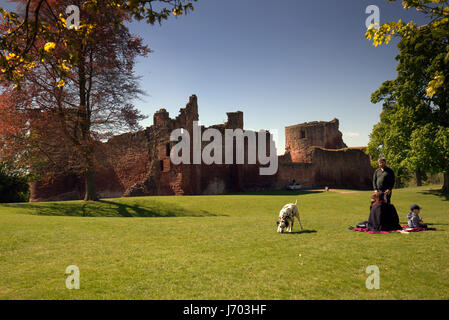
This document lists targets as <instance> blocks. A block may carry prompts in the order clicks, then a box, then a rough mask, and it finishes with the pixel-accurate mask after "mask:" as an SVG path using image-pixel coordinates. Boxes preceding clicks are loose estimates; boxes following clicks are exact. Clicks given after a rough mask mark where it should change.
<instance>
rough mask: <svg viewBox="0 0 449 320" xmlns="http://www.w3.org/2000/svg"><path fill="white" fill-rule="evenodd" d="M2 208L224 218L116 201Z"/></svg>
mask: <svg viewBox="0 0 449 320" xmlns="http://www.w3.org/2000/svg"><path fill="white" fill-rule="evenodd" d="M4 206H5V207H10V208H12V209H13V208H16V209H22V210H21V213H25V214H34V215H42V216H74V217H129V218H131V217H147V218H150V217H216V216H225V215H224V214H218V213H212V212H209V211H206V210H201V209H198V210H189V209H186V208H183V207H181V206H178V205H175V204H168V203H162V202H158V201H148V200H147V201H145V203H144V204H142V203H129V204H127V203H122V202H120V201H111V200H99V201H89V202H83V201H68V202H40V203H21V204H6V205H4Z"/></svg>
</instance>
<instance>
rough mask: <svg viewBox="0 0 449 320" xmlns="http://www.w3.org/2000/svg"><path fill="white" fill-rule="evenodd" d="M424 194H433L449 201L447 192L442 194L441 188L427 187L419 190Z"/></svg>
mask: <svg viewBox="0 0 449 320" xmlns="http://www.w3.org/2000/svg"><path fill="white" fill-rule="evenodd" d="M419 193H421V194H424V195H433V196H436V197H438V198H440V199H441V200H443V201H449V194H444V193H442V192H441V189H429V190H424V191H421V192H419Z"/></svg>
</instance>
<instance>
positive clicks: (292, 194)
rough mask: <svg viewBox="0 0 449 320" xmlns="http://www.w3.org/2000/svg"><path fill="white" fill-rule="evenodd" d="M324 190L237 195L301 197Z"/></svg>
mask: <svg viewBox="0 0 449 320" xmlns="http://www.w3.org/2000/svg"><path fill="white" fill-rule="evenodd" d="M323 192H324V190H266V191H254V192H243V193H237V195H249V196H301V195H306V194H314V193H323Z"/></svg>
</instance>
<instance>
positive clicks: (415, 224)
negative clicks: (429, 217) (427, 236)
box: [407, 204, 427, 228]
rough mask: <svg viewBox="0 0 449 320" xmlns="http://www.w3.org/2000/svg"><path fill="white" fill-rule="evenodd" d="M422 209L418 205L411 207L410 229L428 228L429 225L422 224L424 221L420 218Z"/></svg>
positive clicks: (408, 217) (408, 216)
mask: <svg viewBox="0 0 449 320" xmlns="http://www.w3.org/2000/svg"><path fill="white" fill-rule="evenodd" d="M421 209H422V208H421V207H420V206H418V205H417V204H414V205H412V206H411V207H410V213H409V214H408V215H407V220H408V227H409V228H427V224H422V223H421V222H422V219H421V218H420V217H419V212H420V211H421Z"/></svg>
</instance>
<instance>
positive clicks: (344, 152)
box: [30, 95, 373, 201]
mask: <svg viewBox="0 0 449 320" xmlns="http://www.w3.org/2000/svg"><path fill="white" fill-rule="evenodd" d="M227 116H228V120H227V122H225V123H223V124H218V125H213V126H210V127H209V128H215V129H217V130H219V131H220V132H222V133H224V130H225V129H243V112H241V111H237V112H229V113H227ZM198 119H199V116H198V104H197V97H196V96H195V95H192V96H191V97H190V99H189V102H188V103H187V105H186V107H185V108H182V109H181V110H180V112H179V115H178V116H177V117H175V118H174V119H172V118H170V116H169V114H168V112H167V111H166V110H165V109H160V110H159V111H157V112H156V113H155V114H154V117H153V125H152V126H150V127H147V128H146V129H144V130H142V131H138V132H135V133H125V134H122V135H118V136H115V137H113V138H111V139H109V140H108V141H107V142H105V143H102V144H101V147H100V148H98V151H97V159H99V160H98V162H101V163H102V165H101V166H99V167H98V170H97V172H96V174H95V180H96V186H97V193H98V196H99V197H122V196H125V197H126V196H147V195H196V194H224V193H233V192H244V191H260V190H274V189H285V188H286V186H287V185H288V184H290V183H291V182H292V181H293V180H295V181H296V182H298V183H300V184H301V185H302V187H303V188H319V187H324V186H330V187H332V188H355V189H369V188H371V177H372V173H373V168H372V167H371V165H370V159H369V156H368V155H366V154H365V153H364V149H363V148H348V147H347V146H346V144H345V143H344V142H343V139H342V134H341V132H340V131H339V122H338V120H337V119H334V120H332V121H330V122H323V121H321V122H308V123H303V124H298V125H294V126H288V127H286V128H285V140H286V151H285V153H284V154H283V155H281V156H278V171H277V173H276V174H275V175H271V176H263V175H260V174H259V168H260V164H259V163H256V164H247V163H245V164H211V165H206V164H180V165H173V163H172V162H171V159H170V150H171V148H172V147H173V145H174V144H175V142H171V141H170V134H171V132H172V131H173V130H174V129H181V128H182V129H183V130H187V131H188V132H189V133H190V134H192V130H193V127H192V126H193V121H198ZM206 129H207V128H205V127H204V126H202V127H201V130H202V131H204V130H206ZM268 142H269V141H268ZM245 144H247V141H246V140H245ZM245 150H246V148H245ZM245 159H246V157H245ZM30 193H31V199H30V201H51V200H72V199H82V198H83V194H84V183H83V179H82V177H79V176H76V175H69V174H67V175H60V176H56V177H53V178H52V180H51V181H37V182H34V183H32V184H31V185H30Z"/></svg>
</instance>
